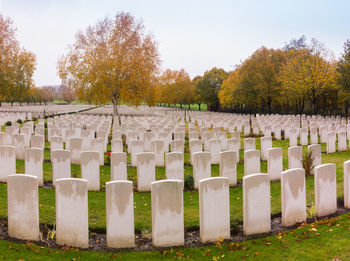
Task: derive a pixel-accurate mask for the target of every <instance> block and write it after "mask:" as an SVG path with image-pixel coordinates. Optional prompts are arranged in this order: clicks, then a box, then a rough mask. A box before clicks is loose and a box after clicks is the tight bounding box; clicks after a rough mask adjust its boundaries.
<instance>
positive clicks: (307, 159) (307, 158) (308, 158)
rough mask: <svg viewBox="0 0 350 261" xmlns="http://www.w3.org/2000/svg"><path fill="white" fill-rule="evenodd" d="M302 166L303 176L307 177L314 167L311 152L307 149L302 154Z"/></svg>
mask: <svg viewBox="0 0 350 261" xmlns="http://www.w3.org/2000/svg"><path fill="white" fill-rule="evenodd" d="M302 163H303V168H304V169H305V176H306V177H308V176H310V175H311V171H312V170H313V169H314V166H313V163H314V157H312V152H311V151H307V152H306V153H305V154H304V156H303V160H302Z"/></svg>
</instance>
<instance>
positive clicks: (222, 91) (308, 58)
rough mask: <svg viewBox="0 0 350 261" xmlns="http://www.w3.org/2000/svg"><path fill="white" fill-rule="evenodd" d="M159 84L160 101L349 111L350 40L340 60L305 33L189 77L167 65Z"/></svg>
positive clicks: (260, 109) (233, 108)
mask: <svg viewBox="0 0 350 261" xmlns="http://www.w3.org/2000/svg"><path fill="white" fill-rule="evenodd" d="M180 72H181V73H180ZM178 75H187V77H178ZM164 79H165V80H164ZM155 89H156V92H157V97H158V100H157V102H158V103H160V104H167V105H169V104H190V103H197V104H207V108H208V110H210V111H228V112H239V113H285V114H289V113H293V114H303V113H308V114H324V115H328V114H343V115H348V112H349V105H350V41H349V40H347V41H346V42H345V43H344V52H343V54H342V55H341V57H340V58H339V59H338V60H337V59H335V58H334V55H333V54H332V53H331V52H330V51H329V50H328V49H327V48H326V47H325V46H324V44H322V43H320V42H319V41H317V40H316V39H312V40H311V42H310V43H309V44H307V42H306V38H305V36H302V37H301V38H299V39H293V40H291V41H290V42H289V43H287V44H286V45H285V46H284V47H282V48H280V49H272V48H271V49H269V48H267V47H264V46H263V47H261V48H259V49H257V50H256V51H255V52H254V53H253V54H252V55H251V56H250V57H248V58H247V59H246V60H244V61H243V62H242V63H241V64H239V65H237V66H236V68H235V69H234V70H233V71H231V72H226V71H224V70H223V69H218V68H216V67H215V68H212V69H211V70H209V71H206V72H205V73H204V75H203V76H196V77H194V78H193V79H192V80H190V78H189V76H188V74H186V72H185V71H184V70H180V71H170V70H166V71H165V72H164V73H163V74H162V75H161V76H160V80H159V83H158V85H157V86H156V88H155Z"/></svg>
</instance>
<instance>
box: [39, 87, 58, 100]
mask: <svg viewBox="0 0 350 261" xmlns="http://www.w3.org/2000/svg"><path fill="white" fill-rule="evenodd" d="M39 90H40V100H41V102H43V103H44V104H45V105H46V104H47V103H48V102H50V101H53V99H54V97H55V89H54V88H53V87H51V86H44V87H42V88H41V89H39ZM41 102H40V104H41Z"/></svg>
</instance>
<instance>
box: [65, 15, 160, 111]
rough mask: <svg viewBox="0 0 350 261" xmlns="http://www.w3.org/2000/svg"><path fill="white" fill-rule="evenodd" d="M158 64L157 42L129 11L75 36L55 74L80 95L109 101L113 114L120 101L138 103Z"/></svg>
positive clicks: (152, 80)
mask: <svg viewBox="0 0 350 261" xmlns="http://www.w3.org/2000/svg"><path fill="white" fill-rule="evenodd" d="M159 65H160V60H159V54H158V49H157V45H156V42H155V40H154V38H153V36H152V35H150V34H145V33H144V26H143V23H142V22H140V21H136V20H135V19H134V17H133V16H132V15H131V14H129V13H123V12H121V13H119V14H117V15H116V16H115V18H114V19H113V20H111V19H108V18H105V19H104V20H102V21H99V22H97V23H96V24H95V25H94V26H89V27H88V28H87V29H86V30H85V32H79V33H78V34H77V35H76V39H75V43H74V44H73V45H72V46H71V47H70V48H69V50H68V53H67V54H66V55H64V56H62V57H61V58H59V61H58V74H59V76H60V78H61V79H62V80H63V82H64V84H67V85H68V86H69V87H72V88H73V89H75V90H76V91H77V93H78V95H79V97H84V96H86V95H87V96H91V93H93V94H94V98H95V99H96V100H95V101H96V102H99V103H106V102H107V101H112V103H113V107H114V115H115V116H117V115H118V116H119V114H118V108H117V105H118V104H119V103H120V102H121V101H123V102H127V103H130V104H134V105H138V104H140V103H141V102H142V101H143V100H144V98H145V94H147V93H148V92H147V90H148V89H149V88H151V87H153V84H154V82H155V77H156V74H157V73H158V69H159Z"/></svg>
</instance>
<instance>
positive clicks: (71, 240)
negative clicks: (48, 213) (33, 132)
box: [7, 161, 350, 248]
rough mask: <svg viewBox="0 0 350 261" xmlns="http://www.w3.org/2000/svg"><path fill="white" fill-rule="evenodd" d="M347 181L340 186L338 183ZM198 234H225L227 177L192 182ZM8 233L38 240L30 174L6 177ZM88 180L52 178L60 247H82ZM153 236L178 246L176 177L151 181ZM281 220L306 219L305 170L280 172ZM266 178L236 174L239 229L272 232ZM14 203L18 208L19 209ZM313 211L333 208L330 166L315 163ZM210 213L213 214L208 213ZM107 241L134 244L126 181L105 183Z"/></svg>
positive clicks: (179, 186)
mask: <svg viewBox="0 0 350 261" xmlns="http://www.w3.org/2000/svg"><path fill="white" fill-rule="evenodd" d="M349 175H350V161H347V162H345V163H344V203H345V207H347V208H348V207H350V197H349V195H350V193H349V191H348V190H349V189H348V187H349V182H350V179H349ZM345 182H346V184H345ZM198 185H199V212H200V240H201V242H213V241H218V240H219V239H221V238H222V239H229V238H230V203H229V201H230V200H229V182H228V179H227V178H223V177H215V178H207V179H202V180H200V181H199V184H198ZM7 189H8V226H9V229H8V231H9V236H10V237H15V238H19V239H25V240H38V239H39V233H40V231H39V198H38V181H37V177H34V176H31V175H21V174H15V175H10V176H9V177H8V186H7ZM87 192H88V181H87V180H84V179H71V178H67V179H59V180H56V241H57V244H59V245H69V246H75V247H82V248H86V247H88V245H89V230H88V193H87ZM151 194H152V196H151V198H152V242H153V245H154V246H156V247H170V246H182V245H184V214H183V181H181V180H162V181H155V182H152V183H151ZM281 197H282V224H283V225H284V226H292V225H294V224H296V223H301V222H305V221H306V189H305V171H304V169H290V170H287V171H284V172H283V173H282V175H281ZM270 200H271V199H270V177H269V175H267V174H261V173H256V174H252V175H249V176H245V177H243V232H244V234H246V235H252V234H257V233H266V232H269V231H270V230H271V205H270V204H271V203H270ZM18 206H21V207H18ZM315 208H316V215H317V216H326V215H330V214H332V213H334V212H335V211H336V210H337V193H336V165H335V164H324V165H320V166H317V167H316V168H315ZM213 213H215V214H213ZM106 215H107V226H106V232H107V246H108V247H113V248H126V247H134V244H135V239H134V238H135V235H134V204H133V185H132V182H130V181H111V182H108V183H106Z"/></svg>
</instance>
